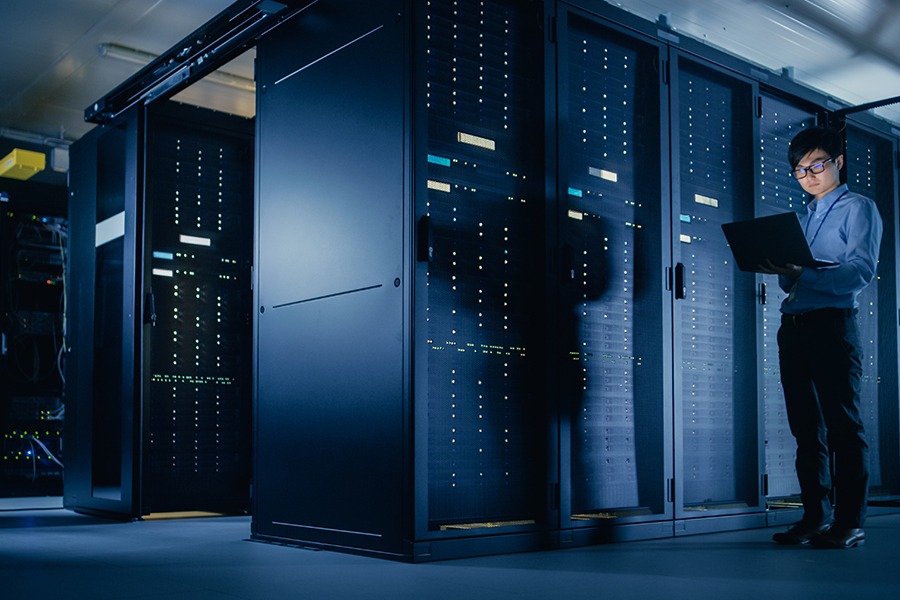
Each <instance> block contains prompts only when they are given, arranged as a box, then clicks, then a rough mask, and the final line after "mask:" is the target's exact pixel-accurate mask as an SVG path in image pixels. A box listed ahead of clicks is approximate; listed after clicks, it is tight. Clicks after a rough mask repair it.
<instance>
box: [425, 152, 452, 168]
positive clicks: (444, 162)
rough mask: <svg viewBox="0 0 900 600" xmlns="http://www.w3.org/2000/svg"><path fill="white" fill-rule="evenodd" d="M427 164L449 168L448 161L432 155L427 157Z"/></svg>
mask: <svg viewBox="0 0 900 600" xmlns="http://www.w3.org/2000/svg"><path fill="white" fill-rule="evenodd" d="M428 162H430V163H431V164H433V165H441V166H442V167H449V166H450V159H449V158H444V157H443V156H435V155H434V154H429V155H428Z"/></svg>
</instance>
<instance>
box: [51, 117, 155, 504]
mask: <svg viewBox="0 0 900 600" xmlns="http://www.w3.org/2000/svg"><path fill="white" fill-rule="evenodd" d="M141 121H142V117H141V112H140V109H134V110H132V111H131V112H130V113H129V114H127V115H126V116H125V117H123V118H122V119H121V120H118V121H117V122H115V123H113V124H110V125H105V126H102V127H98V128H96V129H94V130H92V131H91V132H90V133H89V134H88V135H86V136H85V137H83V138H82V139H81V140H79V141H78V143H77V144H75V145H73V152H72V162H71V165H72V166H71V170H70V173H71V180H70V205H69V220H70V223H71V225H72V238H71V239H72V244H71V246H70V253H69V268H68V269H67V272H68V277H69V282H68V285H67V288H68V289H69V301H68V303H67V306H68V319H67V320H68V323H69V335H68V337H69V339H70V340H71V344H70V346H69V348H68V355H69V357H71V360H69V361H67V373H68V375H67V382H68V383H67V413H69V414H68V415H67V417H66V426H65V430H64V431H65V433H64V435H65V440H66V451H67V462H68V466H67V468H66V475H65V480H64V502H65V505H66V506H67V507H69V508H73V509H75V510H81V511H84V512H99V513H108V514H111V515H118V516H121V517H126V518H130V517H133V516H138V515H139V511H140V507H139V489H140V478H139V476H138V473H137V470H136V466H137V464H139V461H140V456H139V452H140V443H139V439H138V435H139V434H138V431H139V425H140V424H139V422H138V418H137V416H138V415H137V414H136V402H137V393H138V389H137V388H136V382H135V377H136V373H137V372H138V369H137V366H136V363H135V360H136V354H135V340H136V339H137V327H138V326H139V323H140V318H137V319H136V316H138V317H139V316H140V315H139V313H138V310H139V307H140V301H139V300H138V301H137V302H136V297H135V292H136V277H135V274H136V272H137V271H136V269H137V251H136V249H137V248H138V247H139V243H140V239H141V227H142V218H141V214H140V210H139V206H140V204H139V196H140V194H139V190H140V187H139V186H140V183H139V182H140V179H141V177H140V169H139V165H140V147H139V139H140V122H141Z"/></svg>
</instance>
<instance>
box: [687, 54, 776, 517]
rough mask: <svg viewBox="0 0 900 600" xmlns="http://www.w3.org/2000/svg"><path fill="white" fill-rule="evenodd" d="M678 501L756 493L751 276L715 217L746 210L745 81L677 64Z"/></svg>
mask: <svg viewBox="0 0 900 600" xmlns="http://www.w3.org/2000/svg"><path fill="white" fill-rule="evenodd" d="M678 77H679V80H678V85H679V90H678V102H679V108H678V117H677V118H678V121H679V136H678V140H679V141H678V152H679V154H680V161H681V162H680V173H679V176H680V185H681V197H680V207H681V208H680V214H679V217H678V218H679V225H680V236H679V238H678V239H676V240H674V241H673V243H674V244H678V245H679V246H680V256H681V262H682V263H683V264H684V267H685V283H686V299H685V300H684V301H679V302H678V303H677V304H676V319H678V320H680V323H681V338H680V340H676V344H680V346H681V376H682V389H681V394H682V410H681V413H682V436H683V437H682V448H683V453H684V454H683V461H684V463H683V464H684V467H683V468H684V473H683V481H684V505H685V508H686V509H688V510H690V509H691V508H692V507H694V508H696V509H697V510H704V509H706V508H707V507H709V506H715V505H717V504H719V505H720V504H722V503H729V504H730V503H737V504H738V505H740V504H742V503H747V504H748V505H752V501H753V500H754V498H753V496H752V495H751V494H750V492H749V491H748V490H747V488H748V487H749V488H750V489H752V490H754V491H756V490H758V486H755V485H754V483H753V482H754V480H755V479H756V475H755V472H756V468H757V465H756V463H757V461H756V449H757V447H758V440H757V437H756V436H757V431H756V427H755V415H756V408H755V405H756V370H755V364H756V360H755V353H756V349H755V335H754V329H755V322H754V320H755V314H756V309H755V305H754V299H755V294H754V289H753V287H754V277H753V275H752V274H749V273H741V272H739V271H738V270H737V268H736V266H735V265H734V262H733V259H732V255H731V252H730V250H729V249H728V246H727V244H726V242H725V238H724V235H723V233H722V229H721V225H722V224H723V223H726V222H729V221H736V220H740V219H744V218H750V217H752V216H753V198H752V195H751V191H752V187H751V186H750V185H748V184H744V180H745V179H746V178H747V177H748V166H749V165H752V164H753V163H752V157H751V156H750V154H749V152H748V148H749V143H748V142H749V134H750V131H749V127H750V125H749V124H750V116H751V111H750V108H749V99H750V95H749V93H748V92H747V90H746V89H745V88H746V86H744V85H742V84H741V83H740V82H738V81H730V80H727V79H724V78H722V77H718V76H717V74H716V73H715V72H714V71H712V70H708V69H707V68H705V67H702V66H700V65H698V64H695V63H692V62H688V61H685V60H682V61H681V62H680V64H679V75H678Z"/></svg>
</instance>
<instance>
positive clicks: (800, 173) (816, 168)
mask: <svg viewBox="0 0 900 600" xmlns="http://www.w3.org/2000/svg"><path fill="white" fill-rule="evenodd" d="M836 158H837V156H832V157H831V158H826V159H825V160H823V161H822V162H817V163H816V164H814V165H809V166H808V167H802V168H800V169H794V170H793V171H791V177H793V178H794V179H798V180H799V179H803V178H804V177H806V175H807V173H812V174H813V175H818V174H819V173H822V172H823V171H825V163H828V162H834V160H835V159H836ZM835 164H837V163H835Z"/></svg>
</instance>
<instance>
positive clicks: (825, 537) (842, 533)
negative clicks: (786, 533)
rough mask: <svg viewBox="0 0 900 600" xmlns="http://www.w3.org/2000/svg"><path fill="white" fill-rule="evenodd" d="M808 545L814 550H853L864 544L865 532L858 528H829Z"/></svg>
mask: <svg viewBox="0 0 900 600" xmlns="http://www.w3.org/2000/svg"><path fill="white" fill-rule="evenodd" d="M810 543H812V545H813V546H815V547H816V548H855V547H856V546H862V545H863V544H865V543H866V532H865V531H863V530H862V529H861V528H859V527H851V528H844V527H831V528H829V529H828V531H825V532H824V533H821V534H820V535H817V536H815V537H814V538H812V540H810Z"/></svg>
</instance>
